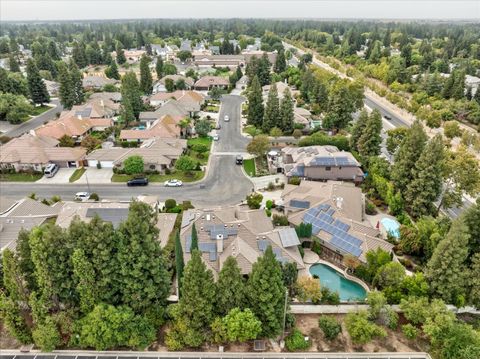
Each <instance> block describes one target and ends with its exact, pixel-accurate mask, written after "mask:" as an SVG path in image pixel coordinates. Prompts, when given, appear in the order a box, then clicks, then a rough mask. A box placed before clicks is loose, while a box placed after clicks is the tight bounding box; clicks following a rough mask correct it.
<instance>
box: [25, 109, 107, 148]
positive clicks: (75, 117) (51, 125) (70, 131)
mask: <svg viewBox="0 0 480 359" xmlns="http://www.w3.org/2000/svg"><path fill="white" fill-rule="evenodd" d="M87 112H88V113H90V114H91V112H92V110H91V109H88V110H86V111H85V112H83V111H80V112H77V111H76V110H75V109H72V110H71V111H68V112H66V113H64V114H63V115H62V116H60V118H59V119H58V120H53V121H50V122H48V123H47V124H46V125H42V126H40V127H38V128H37V129H36V130H35V134H36V135H37V136H43V137H52V138H55V139H57V140H59V139H60V138H62V137H63V136H70V137H72V138H73V139H75V141H76V142H78V143H79V142H81V141H82V139H83V138H84V137H85V136H86V135H87V134H89V133H90V132H92V131H105V130H106V129H107V128H108V127H111V126H112V125H113V120H112V119H111V118H91V117H88V116H87V117H84V116H83V115H86V114H87Z"/></svg>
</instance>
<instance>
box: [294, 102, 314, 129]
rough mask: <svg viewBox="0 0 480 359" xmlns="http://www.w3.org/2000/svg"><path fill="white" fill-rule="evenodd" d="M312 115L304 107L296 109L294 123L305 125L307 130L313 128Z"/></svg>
mask: <svg viewBox="0 0 480 359" xmlns="http://www.w3.org/2000/svg"><path fill="white" fill-rule="evenodd" d="M311 120H312V113H311V112H310V111H309V110H307V109H306V108H303V107H294V109H293V121H294V122H295V123H298V124H301V125H304V126H305V128H308V127H311Z"/></svg>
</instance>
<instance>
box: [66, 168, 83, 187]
mask: <svg viewBox="0 0 480 359" xmlns="http://www.w3.org/2000/svg"><path fill="white" fill-rule="evenodd" d="M85 171H86V169H85V168H84V167H81V168H77V169H76V170H75V172H73V173H72V175H71V176H70V178H69V180H68V182H70V183H72V182H75V181H77V180H78V179H79V178H80V177H82V175H83V174H84V173H85Z"/></svg>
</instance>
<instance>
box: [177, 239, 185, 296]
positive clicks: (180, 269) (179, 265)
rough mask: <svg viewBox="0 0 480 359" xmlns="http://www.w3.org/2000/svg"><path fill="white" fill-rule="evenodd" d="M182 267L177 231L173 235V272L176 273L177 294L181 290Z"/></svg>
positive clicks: (180, 244)
mask: <svg viewBox="0 0 480 359" xmlns="http://www.w3.org/2000/svg"><path fill="white" fill-rule="evenodd" d="M184 267H185V263H184V261H183V249H182V243H181V242H180V232H179V231H177V232H176V233H175V271H176V273H177V285H178V291H179V292H180V290H181V285H182V278H183V269H184Z"/></svg>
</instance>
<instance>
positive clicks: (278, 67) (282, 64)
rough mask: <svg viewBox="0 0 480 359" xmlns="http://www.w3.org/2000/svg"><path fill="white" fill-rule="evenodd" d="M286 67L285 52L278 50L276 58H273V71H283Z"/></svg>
mask: <svg viewBox="0 0 480 359" xmlns="http://www.w3.org/2000/svg"><path fill="white" fill-rule="evenodd" d="M286 68H287V61H286V60H285V52H284V51H283V50H280V51H279V52H278V54H277V58H276V59H275V66H274V71H275V72H276V73H277V74H279V73H282V72H283V71H285V69H286Z"/></svg>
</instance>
